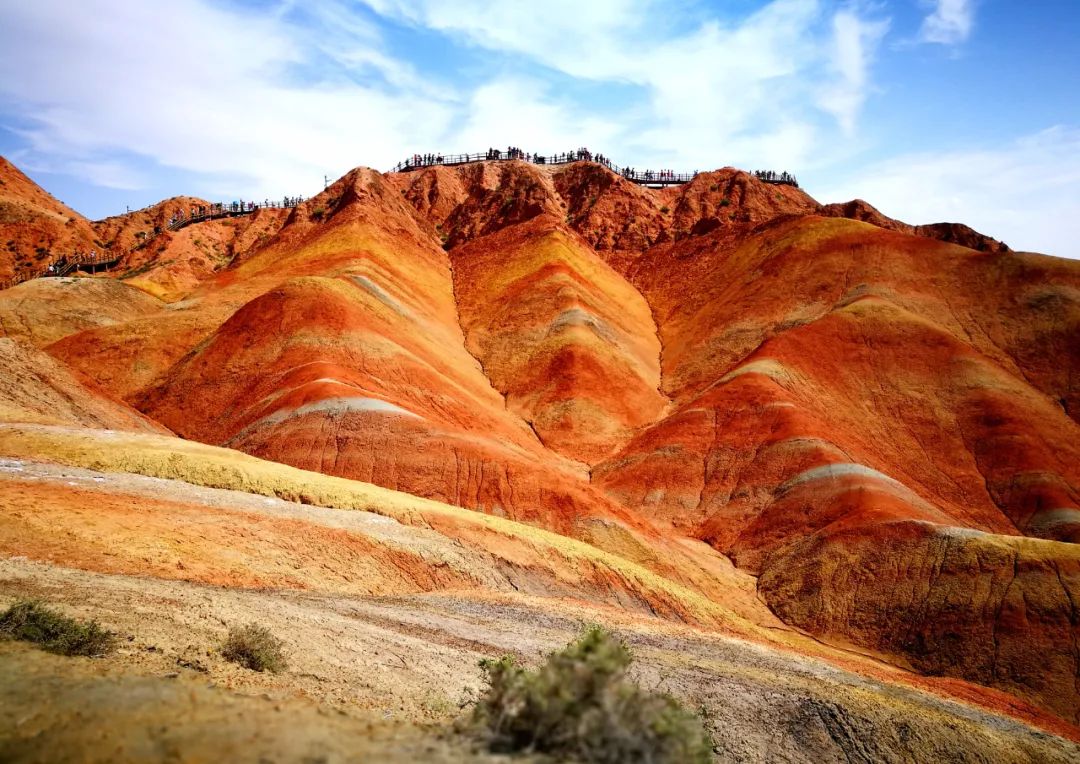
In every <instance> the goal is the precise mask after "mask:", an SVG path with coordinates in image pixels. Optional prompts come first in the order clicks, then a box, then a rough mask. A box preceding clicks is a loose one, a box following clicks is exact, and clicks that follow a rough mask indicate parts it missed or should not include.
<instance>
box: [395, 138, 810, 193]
mask: <svg viewBox="0 0 1080 764" xmlns="http://www.w3.org/2000/svg"><path fill="white" fill-rule="evenodd" d="M515 160H516V161H520V162H528V163H529V164H537V165H561V164H571V163H573V162H595V163H597V164H599V165H602V166H603V167H606V168H607V169H609V170H611V171H612V172H613V173H615V174H617V175H621V176H622V177H623V178H626V179H627V180H629V181H630V182H631V183H637V184H638V185H641V186H649V187H653V188H660V187H663V186H677V185H681V184H683V183H688V182H690V181H691V180H693V179H694V178H695V177H697V175H698V173H697V171H695V172H674V171H672V170H639V169H637V168H635V167H630V166H621V167H620V166H619V165H617V164H616V163H614V162H612V161H611V160H610V159H609V158H608V157H606V156H604V155H603V154H594V153H592V152H591V151H589V150H588V149H577V150H576V151H568V152H566V153H562V154H551V155H547V156H545V155H543V154H532V153H529V152H526V151H522V150H520V149H516V148H513V147H510V148H508V149H506V150H505V151H504V150H499V149H488V150H487V151H486V152H480V153H477V154H414V155H413V156H412V157H410V158H409V159H406V160H404V161H402V162H398V163H397V164H396V165H394V167H393V168H391V169H390V172H412V171H413V170H422V169H424V168H426V167H439V166H442V167H457V166H460V165H465V164H474V163H477V162H510V161H515ZM752 174H753V175H754V177H755V178H757V179H758V180H760V181H762V182H764V183H773V184H776V185H786V186H794V187H795V188H798V187H799V183H798V181H797V180H796V179H795V176H794V175H791V174H789V173H787V172H775V171H773V170H755V171H754V172H753V173H752Z"/></svg>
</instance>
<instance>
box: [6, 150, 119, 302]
mask: <svg viewBox="0 0 1080 764" xmlns="http://www.w3.org/2000/svg"><path fill="white" fill-rule="evenodd" d="M96 238H97V236H96V234H95V231H94V229H93V228H92V227H91V226H90V221H88V220H87V219H86V218H84V217H83V216H82V215H80V214H79V213H77V212H75V211H74V210H72V209H71V208H70V207H67V206H66V205H64V204H62V203H61V202H59V201H57V200H56V199H54V198H53V197H52V196H51V195H50V194H48V193H47V192H46V191H45V190H44V189H42V188H41V187H40V186H38V185H37V184H36V183H34V182H33V181H32V180H30V179H29V178H28V177H26V176H25V175H24V174H23V173H22V172H20V171H19V169H18V168H17V167H15V165H13V164H11V162H9V161H8V160H7V159H5V158H4V157H0V281H4V280H6V279H9V278H11V277H12V276H14V275H15V274H16V273H17V272H23V271H37V270H40V269H42V268H44V267H45V266H47V265H48V264H49V263H51V262H53V261H54V260H57V259H58V258H60V257H62V256H64V255H71V254H74V253H76V252H90V251H91V250H94V249H101V247H100V245H99V244H98V243H97V242H95V239H96Z"/></svg>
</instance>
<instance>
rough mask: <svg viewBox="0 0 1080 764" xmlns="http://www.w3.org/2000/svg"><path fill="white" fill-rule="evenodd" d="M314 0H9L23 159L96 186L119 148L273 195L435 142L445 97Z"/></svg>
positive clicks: (342, 10) (119, 181) (342, 9)
mask: <svg viewBox="0 0 1080 764" xmlns="http://www.w3.org/2000/svg"><path fill="white" fill-rule="evenodd" d="M317 5H318V8H317V10H315V11H312V12H310V13H309V14H308V15H307V16H306V17H305V19H304V22H305V25H304V26H301V25H299V24H297V23H296V21H295V19H293V18H290V17H287V16H285V15H282V14H281V13H278V14H260V13H257V12H254V11H250V12H246V13H243V14H241V13H233V12H230V11H227V10H223V9H221V8H219V7H215V6H212V5H210V4H208V3H206V2H203V1H201V0H174V2H172V3H171V4H170V6H169V10H168V12H163V11H162V10H161V9H158V8H156V7H154V6H150V5H144V4H139V3H130V2H126V1H125V0H96V2H85V3H76V4H71V3H68V2H65V0H39V1H36V2H34V3H23V4H19V5H13V6H10V7H8V8H6V9H5V11H4V30H3V32H0V71H3V72H6V73H13V72H18V73H19V74H18V76H5V77H3V78H0V101H2V102H5V103H6V104H10V105H11V106H10V108H8V109H7V111H8V113H9V114H10V113H12V112H14V113H15V114H16V115H17V116H18V117H19V118H20V119H21V120H23V121H25V122H26V123H27V124H29V127H26V128H23V129H21V132H22V134H23V135H24V136H25V137H26V139H27V141H28V144H29V147H28V148H29V153H30V156H31V161H34V159H35V157H36V159H37V161H38V162H39V163H40V162H48V163H50V164H53V165H62V160H68V162H67V165H66V166H67V167H68V168H69V170H70V171H72V172H76V171H77V170H78V169H79V168H80V167H81V168H82V169H84V170H95V171H94V172H87V173H83V177H84V179H88V180H90V181H91V182H101V183H104V184H106V185H120V186H124V185H131V184H132V182H133V178H134V177H135V176H134V173H133V171H128V172H127V173H125V172H123V171H122V169H123V168H122V167H121V165H120V162H121V160H118V159H116V158H115V156H113V155H115V154H116V153H118V152H119V153H122V154H125V155H139V156H143V157H147V158H150V159H152V160H153V161H155V162H157V163H158V164H160V165H164V166H167V167H173V168H179V169H182V170H185V171H191V172H194V173H199V174H203V175H204V176H205V178H206V179H207V182H208V184H209V183H214V184H216V188H212V189H210V190H212V191H218V192H220V193H223V194H237V193H243V194H245V195H248V196H253V195H258V196H263V195H272V196H277V195H280V194H282V193H297V192H304V191H307V190H310V189H312V188H313V187H317V184H318V181H319V180H320V179H321V177H322V174H323V173H324V172H328V173H330V174H331V175H333V174H335V173H336V174H341V173H343V172H344V171H346V170H348V169H350V168H351V167H353V166H355V165H357V164H363V163H370V164H376V165H381V164H384V163H388V162H387V158H388V157H391V156H393V157H397V156H399V155H400V156H404V155H406V154H409V153H412V151H413V150H414V148H413V147H414V146H415V145H416V144H417V143H419V144H421V145H435V144H436V143H437V138H438V136H440V135H441V134H442V133H443V131H444V130H445V128H446V126H447V124H448V123H449V120H450V117H451V110H452V102H453V99H454V98H456V97H457V96H456V94H454V93H449V94H446V95H444V96H441V97H440V96H437V95H435V94H433V93H430V92H425V89H424V86H423V84H422V83H421V82H420V79H419V78H418V77H416V75H415V74H414V73H413V72H412V71H411V69H410V67H409V66H408V65H407V64H405V63H402V62H398V61H395V60H394V59H392V58H391V57H389V56H388V55H386V53H385V52H384V51H382V50H381V49H380V48H379V40H378V33H377V31H376V30H375V29H374V28H373V27H364V26H363V25H362V24H361V21H360V20H358V19H357V17H355V16H354V15H351V14H350V13H348V12H347V11H346V6H343V5H339V4H335V3H320V4H317ZM305 7H306V6H305ZM281 10H287V7H285V6H282V9H281ZM314 61H318V62H319V63H320V64H321V65H322V66H321V68H316V67H315V66H314V65H313V63H312V62H314ZM380 81H382V82H384V83H389V84H388V85H386V86H382V85H380V84H379V82H380ZM371 82H374V83H375V84H370V83H371ZM106 170H108V172H105V171H106ZM110 178H111V181H110ZM179 191H180V189H178V192H179Z"/></svg>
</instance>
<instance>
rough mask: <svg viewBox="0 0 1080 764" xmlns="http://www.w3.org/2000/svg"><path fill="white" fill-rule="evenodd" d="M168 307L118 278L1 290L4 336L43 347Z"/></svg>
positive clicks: (0, 319) (38, 281) (29, 283)
mask: <svg viewBox="0 0 1080 764" xmlns="http://www.w3.org/2000/svg"><path fill="white" fill-rule="evenodd" d="M163 308H164V304H163V303H162V302H161V301H160V300H158V299H157V298H156V297H151V296H150V295H148V294H145V293H144V292H142V291H140V290H138V289H135V288H134V287H131V286H128V285H127V284H125V283H123V282H122V281H116V280H114V279H104V278H98V279H88V278H44V279H33V280H31V281H26V282H24V283H22V284H19V285H18V286H15V287H12V288H10V289H5V290H4V291H2V292H0V337H13V338H14V337H23V338H25V339H28V340H29V341H31V342H33V343H34V344H35V345H37V346H38V347H42V346H45V345H48V344H50V343H53V342H57V341H59V340H61V339H63V338H64V337H67V336H68V335H70V334H75V333H77V332H81V331H85V330H87V329H92V328H97V327H105V326H116V325H117V324H123V323H126V322H128V321H133V320H136V319H138V318H142V317H144V316H149V315H152V314H154V313H157V312H159V311H161V310H162V309H163Z"/></svg>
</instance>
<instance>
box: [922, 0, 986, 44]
mask: <svg viewBox="0 0 1080 764" xmlns="http://www.w3.org/2000/svg"><path fill="white" fill-rule="evenodd" d="M924 4H925V5H929V6H932V7H933V11H932V12H931V13H930V14H928V15H927V16H926V18H924V19H923V23H922V27H921V28H920V29H919V39H920V40H922V41H923V42H932V43H939V44H941V45H957V44H959V43H962V42H964V41H965V40H967V38H968V37H969V36H970V35H971V29H972V26H974V23H975V0H924Z"/></svg>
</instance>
